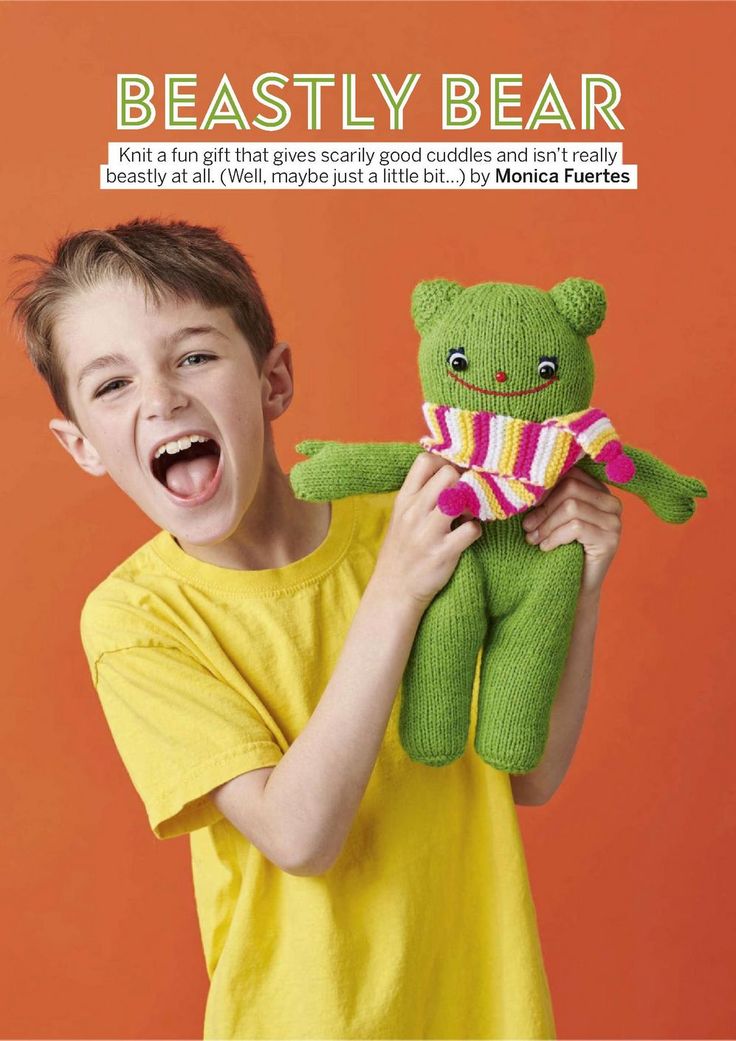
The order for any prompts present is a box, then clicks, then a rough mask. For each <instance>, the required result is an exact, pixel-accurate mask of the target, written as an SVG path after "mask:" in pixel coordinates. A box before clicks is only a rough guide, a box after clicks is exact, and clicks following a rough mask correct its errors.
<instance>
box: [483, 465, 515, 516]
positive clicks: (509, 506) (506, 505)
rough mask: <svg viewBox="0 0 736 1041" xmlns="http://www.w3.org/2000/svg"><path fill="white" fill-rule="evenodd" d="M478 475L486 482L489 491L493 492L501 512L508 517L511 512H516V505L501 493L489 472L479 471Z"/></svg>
mask: <svg viewBox="0 0 736 1041" xmlns="http://www.w3.org/2000/svg"><path fill="white" fill-rule="evenodd" d="M480 476H481V477H482V478H483V479H484V480H485V481H486V482H487V483H488V485H489V487H490V489H491V491H492V492H493V494H494V495H495V496H496V498H497V499H498V504H499V506H500V507H501V509H502V510H503V512H504V513H505V514H506V515H507V516H508V517H510V516H511V515H512V514H514V513H516V507H515V506H514V505H513V503H510V502H509V500H508V499H507V498H506V496H505V495H504V494H503V492H502V491H501V489H500V488H499V487H498V485H497V484H496V482H495V481H494V480H493V478H492V477H491V475H490V474H489V473H485V472H483V471H481V473H480Z"/></svg>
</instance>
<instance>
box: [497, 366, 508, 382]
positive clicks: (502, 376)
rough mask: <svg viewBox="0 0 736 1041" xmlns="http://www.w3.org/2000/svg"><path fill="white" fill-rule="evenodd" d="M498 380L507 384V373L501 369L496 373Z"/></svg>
mask: <svg viewBox="0 0 736 1041" xmlns="http://www.w3.org/2000/svg"><path fill="white" fill-rule="evenodd" d="M496 379H497V380H498V382H499V383H505V382H506V373H505V372H503V371H502V370H501V369H499V370H498V372H497V373H496Z"/></svg>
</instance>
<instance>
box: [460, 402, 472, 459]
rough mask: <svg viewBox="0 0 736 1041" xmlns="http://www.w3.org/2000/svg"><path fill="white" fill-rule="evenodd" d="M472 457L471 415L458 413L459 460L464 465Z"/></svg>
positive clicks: (469, 413)
mask: <svg viewBox="0 0 736 1041" xmlns="http://www.w3.org/2000/svg"><path fill="white" fill-rule="evenodd" d="M472 455H473V413H472V412H461V413H460V460H461V461H462V462H463V463H465V465H466V464H467V463H468V462H469V461H471V456H472Z"/></svg>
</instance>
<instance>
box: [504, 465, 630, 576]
mask: <svg viewBox="0 0 736 1041" xmlns="http://www.w3.org/2000/svg"><path fill="white" fill-rule="evenodd" d="M622 512H623V503H622V502H621V500H620V499H619V498H618V496H616V495H614V494H613V493H612V492H611V491H610V490H609V489H608V488H607V487H606V485H605V484H603V482H602V481H599V480H597V479H596V478H595V477H591V476H590V474H588V473H586V472H585V471H584V470H581V469H580V468H579V467H577V466H573V467H572V469H571V470H569V471H568V472H567V473H566V474H565V476H564V477H563V478H562V479H561V480H560V481H559V483H558V484H556V485H555V487H554V488H553V489H552V490H551V491H550V492H547V493H546V495H545V496H544V497H543V499H542V501H541V504H540V505H539V506H537V507H536V508H535V509H533V510H529V512H528V513H527V514H526V515H525V516H524V519H523V520H522V522H521V524H522V527H523V529H524V531H525V532H526V540H527V542H531V543H532V544H534V545H536V546H539V548H540V549H541V550H543V551H544V552H547V551H548V550H550V549H554V548H555V547H556V546H563V545H565V543H568V542H579V543H581V545H582V547H583V549H584V550H585V564H584V570H583V577H582V581H581V587H580V589H581V592H584V593H597V592H598V591H599V590H600V587H601V585H602V583H603V579H604V577H605V575H606V572H607V571H608V568H609V566H610V564H611V561H612V560H613V557H614V555H615V553H616V551H617V549H618V547H619V543H620V541H621V531H622V522H621V514H622Z"/></svg>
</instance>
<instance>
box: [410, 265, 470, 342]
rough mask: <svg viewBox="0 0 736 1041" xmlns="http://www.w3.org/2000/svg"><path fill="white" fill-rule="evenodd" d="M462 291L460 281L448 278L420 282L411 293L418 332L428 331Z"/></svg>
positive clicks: (412, 308) (412, 309) (412, 310)
mask: <svg viewBox="0 0 736 1041" xmlns="http://www.w3.org/2000/svg"><path fill="white" fill-rule="evenodd" d="M462 291H463V287H462V286H461V285H460V283H459V282H448V281H447V279H446V278H434V279H432V281H431V282H420V283H419V285H418V286H416V287H415V289H414V292H413V293H412V294H411V317H412V319H413V321H414V325H415V326H416V329H417V332H419V333H421V335H422V336H423V335H424V334H425V333H426V332H428V331H429V330H430V329H431V328H432V326H433V325H434V323H435V322H436V321H437V319H438V318H440V317H441V316H442V315H443V314H444V313H445V311H446V310H447V308H448V307H450V305H451V304H452V303H453V302H454V301H455V300H456V299H457V297H459V296H460V294H461V293H462Z"/></svg>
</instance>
